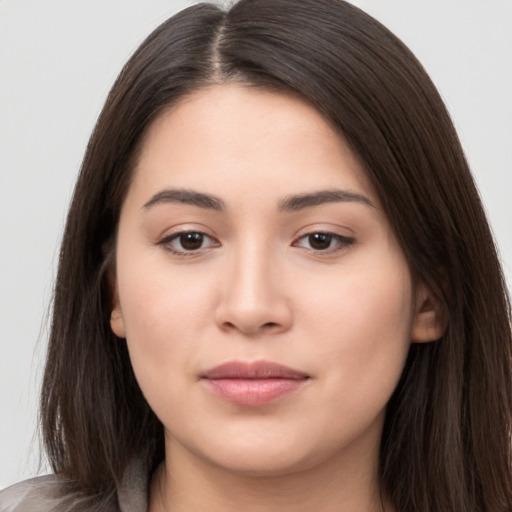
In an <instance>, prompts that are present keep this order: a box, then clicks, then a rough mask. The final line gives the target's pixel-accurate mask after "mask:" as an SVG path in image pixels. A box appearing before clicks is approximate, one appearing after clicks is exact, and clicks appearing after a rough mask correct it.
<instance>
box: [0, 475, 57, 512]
mask: <svg viewBox="0 0 512 512" xmlns="http://www.w3.org/2000/svg"><path fill="white" fill-rule="evenodd" d="M61 490H62V483H61V481H60V480H59V479H58V477H56V476H55V475H46V476H39V477H36V478H31V479H30V480H25V481H23V482H20V483H17V484H14V485H12V486H11V487H7V489H4V490H3V491H0V512H50V511H51V510H52V509H53V508H54V507H55V506H56V505H58V503H59V498H60V496H62V493H61Z"/></svg>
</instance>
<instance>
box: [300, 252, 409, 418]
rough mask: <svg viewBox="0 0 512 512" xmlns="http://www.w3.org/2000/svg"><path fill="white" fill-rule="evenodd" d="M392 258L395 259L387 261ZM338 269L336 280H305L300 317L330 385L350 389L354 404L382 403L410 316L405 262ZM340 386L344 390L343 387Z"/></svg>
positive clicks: (402, 354)
mask: <svg viewBox="0 0 512 512" xmlns="http://www.w3.org/2000/svg"><path fill="white" fill-rule="evenodd" d="M391 263H393V264H391ZM344 270H345V269H340V272H339V273H338V275H337V278H336V280H334V279H332V277H331V281H330V282H327V280H326V281H325V282H316V283H309V284H308V285H307V288H308V289H309V292H310V293H309V294H308V295H305V299H304V301H303V306H302V312H301V315H300V318H302V320H299V322H301V321H302V322H303V328H304V330H307V331H308V338H310V339H314V343H315V352H316V354H317V356H318V361H319V363H320V362H321V363H322V365H323V366H321V367H320V366H319V367H318V372H319V373H320V374H322V375H325V379H326V385H328V386H330V387H331V389H337V390H345V391H347V390H348V389H350V393H351V394H352V397H353V404H352V405H353V407H356V408H357V407H358V404H362V403H368V401H374V402H375V404H376V405H377V404H379V405H380V406H383V405H384V404H385V403H386V402H387V400H388V399H389V396H390V395H391V393H392V392H393V390H394V388H395V386H396V384H397V382H398V379H399V378H400V375H401V373H402V369H403V365H404V363H405V358H406V356H407V353H408V350H409V346H410V333H411V328H412V320H413V305H412V284H411V280H410V277H409V272H408V269H407V267H406V265H405V262H404V263H403V264H402V263H400V264H399V265H397V264H396V261H395V260H394V259H392V261H391V262H390V263H389V264H387V262H386V259H385V258H383V259H381V260H380V261H379V263H378V264H375V265H361V267H358V266H353V267H351V268H350V271H348V270H347V272H345V271H344ZM342 392H343V391H342Z"/></svg>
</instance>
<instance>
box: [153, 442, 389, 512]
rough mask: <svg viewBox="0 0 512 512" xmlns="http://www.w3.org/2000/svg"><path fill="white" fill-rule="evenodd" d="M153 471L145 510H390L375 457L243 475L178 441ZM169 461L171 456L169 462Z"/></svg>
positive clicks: (302, 511) (283, 511) (263, 511)
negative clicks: (276, 472) (265, 473)
mask: <svg viewBox="0 0 512 512" xmlns="http://www.w3.org/2000/svg"><path fill="white" fill-rule="evenodd" d="M166 451H167V452H172V455H171V453H167V456H166V460H167V461H169V462H168V463H165V462H164V463H162V465H161V466H160V467H159V468H158V470H157V471H156V472H155V475H154V477H153V479H152V483H151V489H150V507H149V512H202V511H204V510H208V511H209V512H235V511H236V512H239V510H240V507H241V505H240V504H242V503H243V509H244V511H245V512H267V511H268V510H274V509H276V510H277V509H279V511H280V512H311V511H312V510H314V511H316V512H340V511H344V512H383V510H385V511H386V512H391V507H390V506H389V505H386V506H384V504H383V502H382V499H381V493H380V490H379V482H378V474H377V464H376V462H375V461H376V460H377V458H376V457H375V458H374V459H373V462H375V463H373V464H371V469H372V470H371V471H369V462H370V461H369V460H364V458H361V457H359V458H358V459H357V460H347V463H346V464H344V465H340V463H339V457H333V458H331V459H330V460H327V461H323V463H322V464H318V465H316V466H314V467H309V468H307V467H306V468H302V469H301V470H297V471H292V472H287V473H286V474H272V475H265V476H262V475H261V474H260V475H248V474H244V473H237V472H235V471H227V470H226V469H224V468H219V467H217V466H214V465H212V464H211V463H209V462H207V461H205V460H203V459H200V458H196V457H194V456H191V455H190V453H189V452H187V451H186V450H185V449H184V448H183V447H181V446H173V449H172V450H166ZM171 461H172V462H171Z"/></svg>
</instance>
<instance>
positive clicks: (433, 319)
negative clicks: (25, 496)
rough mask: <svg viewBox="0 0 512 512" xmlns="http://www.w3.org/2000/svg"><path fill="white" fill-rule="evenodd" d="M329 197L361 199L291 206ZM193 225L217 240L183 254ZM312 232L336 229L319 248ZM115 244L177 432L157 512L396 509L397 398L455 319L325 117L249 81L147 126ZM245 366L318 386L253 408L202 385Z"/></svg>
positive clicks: (139, 338)
mask: <svg viewBox="0 0 512 512" xmlns="http://www.w3.org/2000/svg"><path fill="white" fill-rule="evenodd" d="M170 189H172V190H186V191H195V192H200V193H202V194H207V195H210V196H214V197H215V198H217V199H219V200H220V201H222V203H223V209H222V210H219V209H213V208H205V207H204V206H205V205H204V204H203V205H202V206H198V205H197V204H186V203H184V202H183V201H181V200H177V199H176V197H175V196H174V197H173V198H172V199H171V196H170V194H169V193H167V192H165V193H162V191H167V190H170ZM326 190H327V191H333V190H338V191H339V190H341V191H345V192H347V191H348V192H350V193H351V194H357V195H358V197H357V198H356V199H357V200H354V196H349V199H350V200H339V199H340V197H337V199H336V200H334V199H333V198H332V197H331V199H330V200H326V198H325V197H324V198H323V200H322V199H320V200H319V202H320V204H317V205H314V206H304V204H302V205H301V206H302V207H301V208H299V209H293V210H291V209H290V208H288V209H284V210H283V202H284V201H285V200H286V199H287V198H289V197H290V196H291V195H299V196H300V195H304V194H311V193H315V192H318V191H326ZM158 194H160V195H158ZM182 199H183V198H182ZM345 199H347V197H345ZM145 205H146V206H145ZM210 206H211V205H210ZM288 206H289V205H288ZM184 231H185V232H196V233H204V235H195V237H196V238H195V240H196V242H197V248H195V249H192V250H190V247H191V246H190V245H188V246H186V247H184V246H183V241H184V240H185V242H187V239H184V238H183V237H182V238H180V237H179V235H177V234H178V233H180V232H184ZM314 233H332V234H333V236H332V238H331V239H330V241H329V239H328V238H327V243H324V245H322V244H320V245H318V244H317V243H316V242H317V241H318V240H317V238H314V237H312V236H310V235H311V234H314ZM173 236H174V238H173ZM201 236H202V238H201ZM317 237H318V235H317ZM325 240H326V239H325V238H324V239H322V240H321V241H322V243H323V242H325ZM315 244H316V245H315ZM319 247H320V248H319ZM324 247H325V248H324ZM187 248H188V250H187ZM116 250H117V255H116V277H115V282H116V286H115V288H116V297H115V304H114V308H113V311H112V319H111V325H112V329H113V331H114V332H115V333H116V334H117V335H118V336H120V337H126V341H127V344H128V348H129V352H130V357H131V361H132V364H133V367H134V370H135V374H136V376H137V379H138V382H139V384H140V387H141V389H142V391H143V393H144V395H145V396H146V398H147V400H148V403H149V404H150V406H151V407H152V408H153V410H154V411H155V413H156V414H157V416H158V417H159V419H160V420H161V421H162V423H163V425H164V428H165V443H166V462H165V463H164V464H163V465H162V466H161V467H160V468H159V469H158V471H157V472H156V473H155V475H154V477H153V480H152V484H151V492H150V502H149V507H150V510H151V511H152V512H154V511H159V510H173V511H174V512H181V511H188V512H191V511H192V512H193V511H206V510H208V511H222V512H227V511H230V510H233V511H234V510H237V511H238V510H239V509H240V503H244V509H245V510H247V511H251V512H254V511H263V510H269V507H271V508H273V507H279V510H280V511H281V512H282V511H287V510H290V511H294V512H297V511H311V510H319V511H340V510H344V511H353V512H355V511H365V512H368V511H373V510H375V511H380V510H382V505H381V499H380V496H379V482H378V475H377V460H378V450H379V442H380V438H381V432H382V425H383V419H384V413H385V408H386V403H387V402H388V400H389V398H390V396H391V394H392V392H393V390H394V388H395V386H396V384H397V382H398V379H399V377H400V374H401V371H402V368H403V366H404V362H405V358H406V355H407V352H408V348H409V345H410V343H411V340H414V341H430V340H433V339H436V338H437V337H439V334H440V329H441V326H440V322H439V321H438V320H437V313H436V307H435V303H434V300H433V298H432V297H431V296H430V294H429V292H428V290H426V289H425V288H424V287H423V286H421V285H419V286H416V287H413V283H412V280H411V276H410V273H409V270H408V266H407V262H406V261H405V258H404V255H403V253H402V251H401V248H400V246H399V245H398V243H397V240H396V238H395V236H394V234H393V232H392V229H391V227H390V225H389V223H388V221H387V219H386V216H385V215H384V212H383V211H382V209H381V206H380V204H379V200H378V197H377V196H376V194H375V192H374V190H373V188H372V187H371V185H370V183H369V182H368V180H367V179H366V176H365V173H364V169H363V168H362V166H361V164H360V163H359V161H358V160H357V158H356V157H355V156H354V155H353V153H352V152H351V151H350V149H349V148H348V146H347V145H346V143H345V142H344V141H343V139H342V138H341V137H340V136H339V135H338V134H337V133H336V132H335V130H334V129H333V128H332V127H331V126H330V124H329V123H328V122H327V121H326V120H325V119H324V118H323V117H322V116H321V114H319V113H318V112H317V111H316V110H315V109H314V108H313V107H311V106H310V105H309V104H307V103H306V102H304V101H303V100H301V99H299V98H297V97H294V96H291V95H284V94H278V93H275V92H266V91H262V90H258V89H254V88H251V89H249V88H247V87H243V86H241V85H236V84H227V85H226V84H225V85H217V86H212V87H209V88H205V89H202V90H200V91H198V92H195V93H193V94H191V95H189V96H188V97H186V98H185V99H183V100H182V101H180V102H179V103H178V104H177V105H176V106H174V107H173V108H172V109H170V110H169V111H167V112H166V113H164V114H163V115H161V116H160V117H159V118H158V119H157V120H156V121H155V122H154V123H153V125H152V126H151V127H150V129H149V131H148V133H147V137H146V140H145V142H144V146H143V149H142V153H141V156H140V160H139V162H138V165H137V168H136V169H135V172H134V176H133V181H132V183H131V186H130V188H129V191H128V194H127V197H126V199H125V202H124V204H123V208H122V212H121V218H120V224H119V231H118V239H117V247H116ZM176 251H177V252H176ZM232 360H239V361H256V360H266V361H273V362H277V363H280V364H283V365H286V366H289V367H291V368H294V369H296V370H300V371H302V372H304V373H306V374H307V375H308V377H309V378H308V379H307V381H306V382H305V384H304V385H303V386H301V387H300V389H298V390H296V391H294V392H292V393H290V394H287V395H285V396H283V397H281V398H280V399H278V400H276V401H274V402H272V403H269V404H265V405H262V406H258V407H246V406H241V405H238V404H233V403H229V402H227V401H225V400H223V399H222V398H219V397H218V396H215V395H214V394H212V393H211V392H210V391H209V389H208V388H207V387H205V386H204V383H203V382H202V381H201V379H200V376H201V374H202V373H203V372H204V371H205V370H207V369H209V368H212V367H214V366H216V365H219V364H221V363H224V362H226V361H232ZM387 510H391V507H390V506H389V504H388V506H387Z"/></svg>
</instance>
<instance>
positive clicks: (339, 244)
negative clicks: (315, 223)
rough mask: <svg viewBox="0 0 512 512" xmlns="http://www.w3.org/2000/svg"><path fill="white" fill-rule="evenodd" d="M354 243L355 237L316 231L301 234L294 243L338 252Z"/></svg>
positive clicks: (312, 249) (313, 248)
mask: <svg viewBox="0 0 512 512" xmlns="http://www.w3.org/2000/svg"><path fill="white" fill-rule="evenodd" d="M353 243H354V239H353V238H349V237H346V236H342V235H338V234H337V233H326V232H321V231H319V232H316V233H308V234H306V235H304V236H301V237H300V238H299V239H298V240H297V241H296V242H294V243H293V245H294V246H295V247H303V248H305V249H310V250H311V251H315V252H326V253H330V252H337V251H340V250H343V249H346V248H347V247H349V246H350V245H352V244H353Z"/></svg>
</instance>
